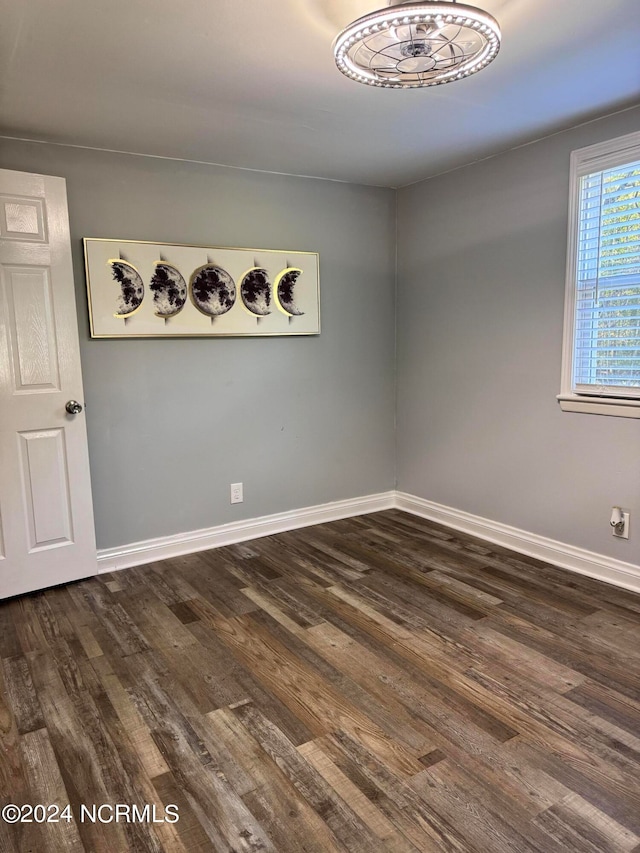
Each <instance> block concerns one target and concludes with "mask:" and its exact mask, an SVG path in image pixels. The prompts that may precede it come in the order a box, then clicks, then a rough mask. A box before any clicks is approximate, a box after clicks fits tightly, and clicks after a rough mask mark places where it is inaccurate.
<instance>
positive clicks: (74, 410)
mask: <svg viewBox="0 0 640 853" xmlns="http://www.w3.org/2000/svg"><path fill="white" fill-rule="evenodd" d="M65 409H66V410H67V411H68V412H69V414H70V415H79V414H80V412H81V411H82V403H79V402H78V401H77V400H69V402H68V403H67V405H66V406H65Z"/></svg>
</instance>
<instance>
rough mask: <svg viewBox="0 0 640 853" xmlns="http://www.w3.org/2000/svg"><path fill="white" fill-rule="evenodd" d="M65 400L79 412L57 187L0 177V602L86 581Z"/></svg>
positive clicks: (81, 495) (78, 425) (91, 543)
mask: <svg viewBox="0 0 640 853" xmlns="http://www.w3.org/2000/svg"><path fill="white" fill-rule="evenodd" d="M71 400H75V401H78V402H79V403H80V404H81V405H83V395H82V376H81V373H80V352H79V346H78V327H77V320H76V303H75V295H74V287H73V271H72V267H71V242H70V238H69V219H68V214H67V194H66V186H65V181H64V179H63V178H51V177H47V176H44V175H31V174H27V173H25V172H10V171H7V170H5V169H0V598H7V597H8V596H11V595H17V594H18V593H22V592H28V591H30V590H33V589H41V588H43V587H47V586H53V585H54V584H59V583H64V582H65V581H70V580H76V579H77V578H82V577H86V576H87V575H92V574H95V572H96V545H95V533H94V527H93V506H92V503H91V484H90V480H89V457H88V453H87V435H86V426H85V416H84V411H81V412H80V413H78V414H68V413H67V411H66V408H65V406H66V404H67V403H68V402H69V401H71ZM70 408H73V406H70Z"/></svg>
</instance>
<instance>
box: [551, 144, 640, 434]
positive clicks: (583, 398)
mask: <svg viewBox="0 0 640 853" xmlns="http://www.w3.org/2000/svg"><path fill="white" fill-rule="evenodd" d="M558 400H559V401H560V405H561V407H562V408H563V409H564V410H566V411H573V412H592V413H596V414H608V415H619V416H623V417H633V418H640V133H632V134H630V135H629V136H623V137H621V138H620V139H614V140H612V141H611V142H606V143H603V144H600V145H592V146H591V147H589V148H582V149H580V150H579V151H574V152H573V153H572V155H571V183H570V199H569V246H568V257H567V288H566V297H565V323H564V347H563V365H562V392H561V394H559V396H558Z"/></svg>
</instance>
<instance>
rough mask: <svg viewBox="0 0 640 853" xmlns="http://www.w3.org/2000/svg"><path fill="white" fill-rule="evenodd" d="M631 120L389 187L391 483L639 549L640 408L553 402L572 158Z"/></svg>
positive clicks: (572, 539) (611, 551) (625, 555)
mask: <svg viewBox="0 0 640 853" xmlns="http://www.w3.org/2000/svg"><path fill="white" fill-rule="evenodd" d="M639 129H640V107H639V108H634V109H631V110H626V111H624V112H620V113H618V114H616V115H613V116H609V117H607V118H604V119H600V120H598V121H595V122H591V123H589V124H586V125H583V126H580V127H576V128H573V129H571V130H568V131H565V132H563V133H559V134H556V135H555V136H552V137H549V138H547V139H543V140H541V141H539V142H536V143H532V144H530V145H526V146H523V147H521V148H517V149H514V150H512V151H508V152H506V153H504V154H501V155H499V156H497V157H492V158H491V159H488V160H484V161H481V162H478V163H475V164H473V165H470V166H467V167H464V168H461V169H458V170H456V171H453V172H449V173H447V174H444V175H440V176H437V177H434V178H431V179H429V180H427V181H423V182H422V183H420V184H415V185H413V186H410V187H406V188H403V189H401V190H399V191H398V303H397V358H398V363H397V394H398V399H397V466H398V467H397V480H398V483H397V488H398V490H399V491H401V492H406V493H409V494H411V495H415V496H418V497H421V498H424V499H427V500H429V501H433V502H435V503H437V504H442V505H445V506H447V507H452V508H454V509H457V510H463V511H465V512H468V513H472V514H473V515H476V516H481V517H483V518H485V519H490V520H492V521H496V522H501V523H502V524H508V525H511V526H513V527H516V528H519V529H521V530H524V531H528V532H530V533H535V534H538V535H541V536H546V537H550V538H551V539H555V540H558V541H560V542H564V543H567V544H569V545H574V546H578V547H581V548H586V549H587V550H589V551H595V552H597V553H600V554H605V555H608V556H610V557H615V558H617V559H620V560H624V561H627V562H630V563H638V562H640V539H639V538H638V536H634V522H635V523H636V524H637V525H638V526H637V529H638V531H639V535H640V420H635V419H631V418H616V417H608V416H603V415H591V414H578V413H570V412H562V411H561V410H560V407H559V405H558V403H557V400H556V395H557V394H558V393H559V391H560V367H561V349H562V324H563V311H564V290H565V266H566V255H567V211H568V192H569V155H570V153H571V151H572V150H574V149H576V148H582V147H584V146H587V145H592V144H594V143H597V142H602V141H604V140H607V139H612V138H615V137H617V136H622V135H624V134H627V133H632V132H634V131H637V130H639ZM612 506H621V507H623V508H624V509H625V510H627V511H629V512H630V516H631V525H630V528H631V538H630V539H629V540H621V539H614V537H613V536H612V534H611V527H610V525H609V519H610V515H611V507H612Z"/></svg>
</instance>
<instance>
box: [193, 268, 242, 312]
mask: <svg viewBox="0 0 640 853" xmlns="http://www.w3.org/2000/svg"><path fill="white" fill-rule="evenodd" d="M189 290H190V293H191V301H192V302H193V304H194V305H195V307H196V308H197V309H198V311H200V312H201V313H202V314H205V315H206V316H207V317H220V316H221V315H222V314H226V313H227V311H230V310H231V309H232V308H233V306H234V305H235V302H236V285H235V283H234V281H233V279H232V278H231V276H230V275H229V273H228V272H227V271H226V270H223V269H222V267H219V266H216V265H215V264H204V265H203V266H201V267H198V269H196V270H194V271H193V273H192V274H191V278H190V280H189Z"/></svg>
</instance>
